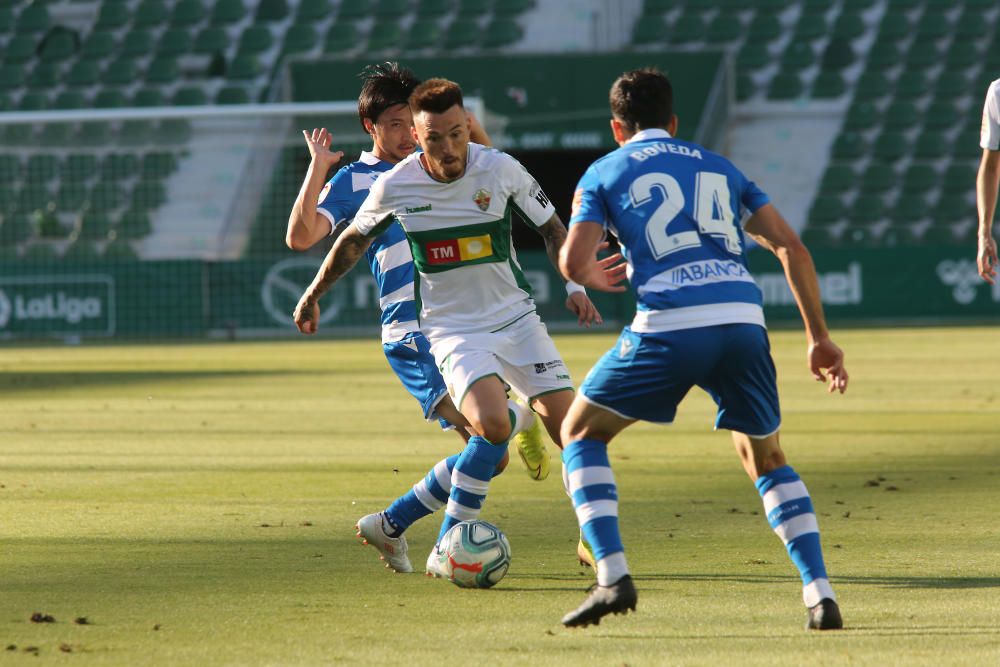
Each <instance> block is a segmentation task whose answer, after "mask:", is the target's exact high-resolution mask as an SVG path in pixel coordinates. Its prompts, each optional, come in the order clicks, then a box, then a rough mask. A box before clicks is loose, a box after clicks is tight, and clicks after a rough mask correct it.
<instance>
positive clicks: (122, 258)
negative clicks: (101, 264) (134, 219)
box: [103, 238, 139, 262]
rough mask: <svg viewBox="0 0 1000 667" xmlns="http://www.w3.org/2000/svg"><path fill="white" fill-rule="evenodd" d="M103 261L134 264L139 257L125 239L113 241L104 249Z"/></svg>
mask: <svg viewBox="0 0 1000 667" xmlns="http://www.w3.org/2000/svg"><path fill="white" fill-rule="evenodd" d="M103 259H105V260H113V261H119V262H134V261H135V260H137V259H139V255H138V254H137V253H136V251H135V248H133V247H132V244H131V243H129V242H128V241H126V240H125V239H118V238H116V239H114V240H113V241H111V243H109V244H108V245H107V246H105V248H104V258H103Z"/></svg>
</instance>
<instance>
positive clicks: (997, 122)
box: [976, 79, 1000, 285]
mask: <svg viewBox="0 0 1000 667" xmlns="http://www.w3.org/2000/svg"><path fill="white" fill-rule="evenodd" d="M979 145H980V146H982V148H983V159H982V161H980V163H979V174H978V175H977V176H976V208H977V209H978V210H979V232H978V234H977V236H978V239H979V250H978V252H977V253H976V263H977V264H978V266H979V275H980V276H982V277H983V280H985V281H986V282H988V283H989V284H991V285H992V284H993V283H994V281H995V280H996V277H997V242H996V239H994V238H993V214H994V213H995V212H996V208H997V189H998V188H1000V79H997V80H996V81H994V82H993V83H991V84H990V88H989V90H988V91H987V92H986V104H985V105H984V106H983V129H982V136H981V137H980V141H979Z"/></svg>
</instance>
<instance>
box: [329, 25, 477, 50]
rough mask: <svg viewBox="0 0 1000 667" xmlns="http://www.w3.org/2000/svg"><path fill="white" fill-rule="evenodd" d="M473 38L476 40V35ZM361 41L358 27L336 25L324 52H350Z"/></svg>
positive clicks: (332, 28) (330, 33)
mask: <svg viewBox="0 0 1000 667" xmlns="http://www.w3.org/2000/svg"><path fill="white" fill-rule="evenodd" d="M477 29H478V28H477ZM472 37H473V38H475V37H476V35H473V36H472ZM360 41H361V34H360V33H359V32H358V27H357V26H356V25H355V24H353V23H348V22H342V23H334V24H333V25H332V26H330V29H329V30H327V32H326V38H325V39H324V40H323V52H324V53H340V52H342V51H349V50H351V49H353V48H354V47H356V46H357V45H358V43H359V42H360Z"/></svg>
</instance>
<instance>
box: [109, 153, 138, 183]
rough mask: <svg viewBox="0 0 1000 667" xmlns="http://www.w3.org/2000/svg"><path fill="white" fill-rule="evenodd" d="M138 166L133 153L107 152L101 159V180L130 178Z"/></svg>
mask: <svg viewBox="0 0 1000 667" xmlns="http://www.w3.org/2000/svg"><path fill="white" fill-rule="evenodd" d="M138 168H139V160H138V158H137V157H136V156H135V155H134V154H133V153H108V154H107V155H105V156H104V159H103V160H101V168H100V176H101V180H102V181H104V182H109V181H120V180H124V179H127V178H131V177H132V176H133V175H134V174H135V172H136V170H137V169H138Z"/></svg>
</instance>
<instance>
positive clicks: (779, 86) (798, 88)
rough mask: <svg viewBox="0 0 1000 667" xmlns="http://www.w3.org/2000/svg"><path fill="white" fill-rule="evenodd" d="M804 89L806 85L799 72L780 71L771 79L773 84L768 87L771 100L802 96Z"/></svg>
mask: <svg viewBox="0 0 1000 667" xmlns="http://www.w3.org/2000/svg"><path fill="white" fill-rule="evenodd" d="M804 91H805V87H804V86H803V85H802V79H800V78H799V75H798V74H795V73H794V72H779V73H778V74H777V75H775V77H774V78H773V79H771V85H770V86H769V87H768V89H767V98H768V99H769V100H791V99H795V98H797V97H801V96H802V94H803V92H804Z"/></svg>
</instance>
